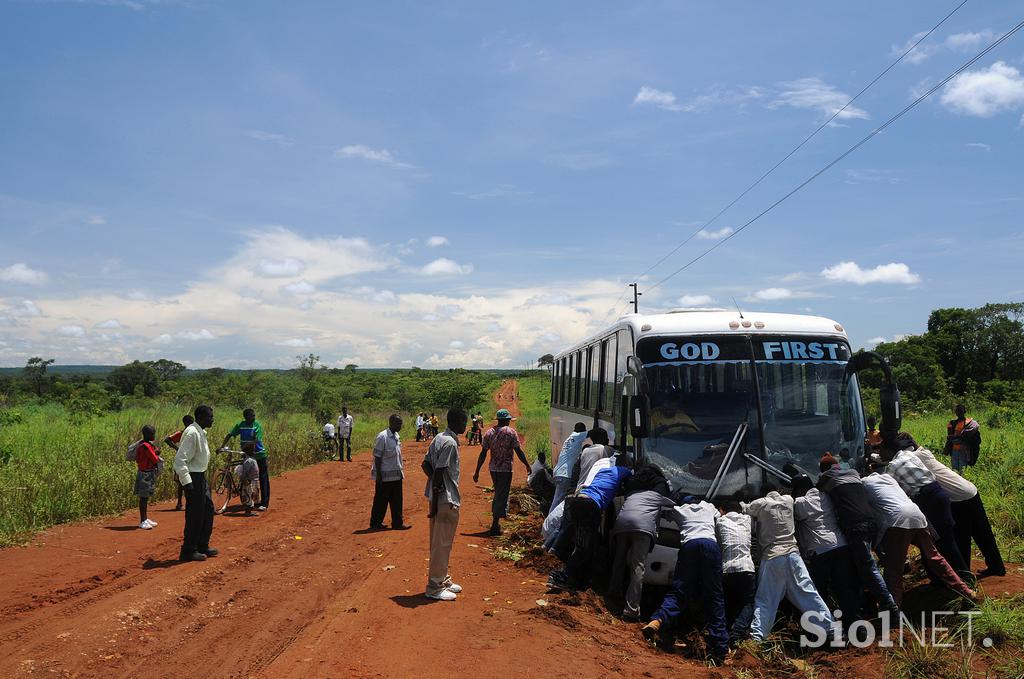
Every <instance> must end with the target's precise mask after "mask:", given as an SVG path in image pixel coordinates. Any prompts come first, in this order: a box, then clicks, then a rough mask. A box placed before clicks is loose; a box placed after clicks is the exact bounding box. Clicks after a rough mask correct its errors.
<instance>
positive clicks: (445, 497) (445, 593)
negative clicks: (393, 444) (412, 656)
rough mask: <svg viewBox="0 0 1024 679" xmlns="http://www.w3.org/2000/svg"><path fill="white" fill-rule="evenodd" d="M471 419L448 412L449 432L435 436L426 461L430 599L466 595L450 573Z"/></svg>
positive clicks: (424, 461) (424, 462)
mask: <svg viewBox="0 0 1024 679" xmlns="http://www.w3.org/2000/svg"><path fill="white" fill-rule="evenodd" d="M468 419H469V418H468V417H467V415H466V412H465V411H463V410H454V409H453V410H449V411H448V429H446V430H445V431H444V433H442V434H440V435H438V436H435V437H434V440H433V441H431V442H430V447H429V448H428V449H427V453H426V455H424V457H423V465H422V468H423V472H424V473H425V474H426V475H427V489H426V492H425V495H426V496H427V499H428V500H429V501H430V568H429V574H428V576H427V591H426V596H427V598H428V599H436V600H438V601H455V598H456V595H457V594H458V593H459V592H461V591H462V587H461V586H460V585H457V584H455V583H454V582H452V577H451V575H450V574H449V572H448V562H449V560H450V558H451V553H452V543H453V542H454V541H455V530H456V528H458V525H459V506H460V505H461V504H462V496H461V494H460V493H459V472H460V468H459V462H460V461H459V435H460V434H464V433H465V432H466V422H467V420H468Z"/></svg>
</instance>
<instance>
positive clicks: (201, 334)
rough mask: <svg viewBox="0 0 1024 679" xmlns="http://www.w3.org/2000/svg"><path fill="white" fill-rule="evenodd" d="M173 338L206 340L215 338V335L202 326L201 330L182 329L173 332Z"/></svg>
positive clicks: (188, 340)
mask: <svg viewBox="0 0 1024 679" xmlns="http://www.w3.org/2000/svg"><path fill="white" fill-rule="evenodd" d="M174 338H175V339H180V340H185V341H186V342H206V341H209V340H214V339H217V336H216V335H214V334H213V333H212V332H210V331H209V330H207V329H206V328H203V329H202V330H182V331H181V332H178V333H175V334H174Z"/></svg>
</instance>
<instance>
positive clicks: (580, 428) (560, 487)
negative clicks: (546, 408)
mask: <svg viewBox="0 0 1024 679" xmlns="http://www.w3.org/2000/svg"><path fill="white" fill-rule="evenodd" d="M586 440H587V425H585V424H583V423H582V422H577V423H576V425H575V426H574V427H573V431H572V433H571V434H569V438H567V439H565V442H564V443H563V444H562V449H561V450H560V451H558V460H557V461H556V462H555V469H554V477H555V496H554V497H553V498H552V499H551V506H552V507H554V506H555V505H557V504H558V503H559V502H561V501H562V500H564V499H565V497H566V496H567V495H569V494H571V493H573V492H575V491H576V489H575V488H570V487H569V486H570V485H571V483H572V470H573V469H574V468H575V467H576V461H577V460H578V459H580V452H581V451H582V450H583V442H584V441H586Z"/></svg>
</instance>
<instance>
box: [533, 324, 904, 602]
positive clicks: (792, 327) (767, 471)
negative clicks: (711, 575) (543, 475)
mask: <svg viewBox="0 0 1024 679" xmlns="http://www.w3.org/2000/svg"><path fill="white" fill-rule="evenodd" d="M865 355H867V356H869V357H874V358H875V359H877V361H878V362H879V363H880V364H881V365H880V366H879V367H881V368H882V369H883V371H884V372H885V373H886V376H887V378H888V381H889V383H890V385H889V386H888V387H884V388H883V390H882V397H883V398H882V400H883V403H882V421H883V429H885V432H886V433H884V435H890V436H893V437H894V436H895V431H897V430H898V427H899V403H898V398H899V396H898V390H897V389H896V387H895V384H892V380H891V373H890V372H889V371H888V366H887V365H885V364H884V362H882V361H881V359H880V357H878V356H877V354H872V353H871V352H862V353H861V354H858V355H857V356H856V357H854V356H853V354H852V352H851V350H850V344H849V340H848V338H847V335H846V331H845V329H844V328H843V326H842V325H840V324H839V323H837V322H835V321H833V320H832V319H829V318H823V317H820V316H808V315H797V314H780V313H760V312H740V311H738V310H732V311H730V310H725V309H679V310H674V311H669V312H667V313H660V314H649V315H648V314H627V315H625V316H623V317H621V318H620V319H619V320H618V321H616V322H615V323H613V324H612V325H611V326H610V327H609V328H607V329H606V330H603V331H602V332H599V333H596V334H594V335H592V336H591V337H588V338H587V339H586V340H584V341H582V342H579V343H578V344H576V345H574V346H572V347H570V348H569V349H567V350H566V351H564V352H562V353H560V354H558V355H556V356H555V357H554V362H553V364H552V367H551V371H552V380H551V417H550V429H551V443H552V451H553V452H555V454H557V451H559V449H560V447H561V445H562V443H563V442H564V441H565V440H566V438H567V437H568V436H569V434H570V433H572V430H573V425H574V424H576V423H577V422H584V423H585V424H586V425H587V427H588V428H592V427H601V428H604V429H605V430H606V431H607V432H608V434H609V438H610V440H611V442H612V444H613V446H614V447H615V448H617V449H618V450H619V451H621V452H623V453H628V454H630V455H632V456H634V458H635V460H636V462H637V463H642V462H650V463H653V464H656V465H657V466H658V467H660V468H661V469H662V471H664V472H665V476H666V477H667V478H668V480H669V482H670V484H671V487H672V490H673V492H674V493H679V494H684V495H694V496H697V497H700V498H705V499H709V500H714V501H723V500H739V501H749V500H752V499H754V498H758V497H762V496H764V495H765V494H766V493H768V492H769V491H771V490H782V489H783V488H785V487H786V485H787V482H788V481H789V480H790V478H791V476H792V475H793V474H796V473H804V474H807V475H808V476H809V477H811V479H812V480H816V479H817V477H818V474H819V472H818V464H819V461H820V459H821V457H822V455H824V454H825V453H826V452H829V453H831V454H832V455H833V456H834V457H835V458H836V459H837V460H838V461H839V462H840V464H841V465H843V466H848V467H851V468H856V469H863V468H864V463H865V455H866V451H865V442H864V434H865V426H864V408H863V404H862V402H861V395H860V388H859V384H858V380H857V372H858V370H860V369H863V368H864V367H868V365H869V364H868V360H865V358H864V356H865ZM867 452H870V451H867ZM670 533H671V532H670V531H666V534H667V536H668V537H667V539H666V540H663V539H661V536H659V540H658V543H659V545H660V544H661V543H663V542H666V541H667V542H669V543H671V542H672V538H671V535H670ZM675 545H676V546H678V534H676V535H675ZM662 547H664V545H662ZM673 551H674V550H673ZM651 558H652V559H653V560H654V561H655V563H654V564H653V567H652V568H649V571H651V576H654V579H655V580H657V579H659V578H657V572H660V573H661V578H660V579H663V580H664V581H665V582H666V583H667V579H668V578H669V577H670V576H671V573H672V567H674V562H675V557H674V553H673V554H671V555H668V554H666V553H665V551H664V549H659V548H657V547H656V549H655V553H653V554H652V557H651ZM659 558H660V559H662V561H664V562H665V563H661V562H658V559H659ZM649 565H652V564H650V563H649ZM651 576H649V577H648V581H650V580H651V579H652V577H651Z"/></svg>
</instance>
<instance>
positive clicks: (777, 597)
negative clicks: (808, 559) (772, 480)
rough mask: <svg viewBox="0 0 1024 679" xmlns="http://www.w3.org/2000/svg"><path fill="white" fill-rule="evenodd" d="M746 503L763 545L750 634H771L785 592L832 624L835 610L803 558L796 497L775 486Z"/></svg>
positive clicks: (759, 638)
mask: <svg viewBox="0 0 1024 679" xmlns="http://www.w3.org/2000/svg"><path fill="white" fill-rule="evenodd" d="M742 507H743V512H744V513H745V514H747V515H748V516H750V517H752V518H753V519H754V522H755V525H756V526H757V542H758V544H759V545H760V546H761V574H760V578H759V579H758V584H757V595H756V596H755V597H754V620H753V622H752V623H751V624H750V635H751V636H752V637H753V638H754V639H756V640H757V641H764V640H765V639H767V638H768V635H769V634H770V633H771V631H772V626H773V625H775V616H776V615H777V614H778V612H779V602H780V601H782V597H783V596H785V597H786V599H788V600H789V603H791V604H793V605H794V606H795V607H796V608H797V609H798V610H799V611H800V612H801V613H806V612H808V611H813V612H814V613H816V614H817V620H816V621H815V622H816V623H817V624H819V625H821V626H822V627H824V628H826V629H829V628H831V627H832V623H833V622H834V619H833V618H832V613H830V612H829V610H828V606H826V605H825V602H824V601H823V600H822V598H821V595H820V594H818V590H817V588H816V587H815V586H814V582H813V581H812V580H811V576H810V574H809V573H808V572H807V566H805V565H804V562H803V560H802V559H801V558H800V551H799V547H798V546H797V542H796V524H795V522H794V518H793V498H792V497H791V496H789V495H780V494H779V492H778V491H775V490H773V491H770V492H769V493H768V495H766V496H765V497H762V498H759V499H757V500H754V501H753V502H751V503H750V504H743V505H742Z"/></svg>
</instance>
